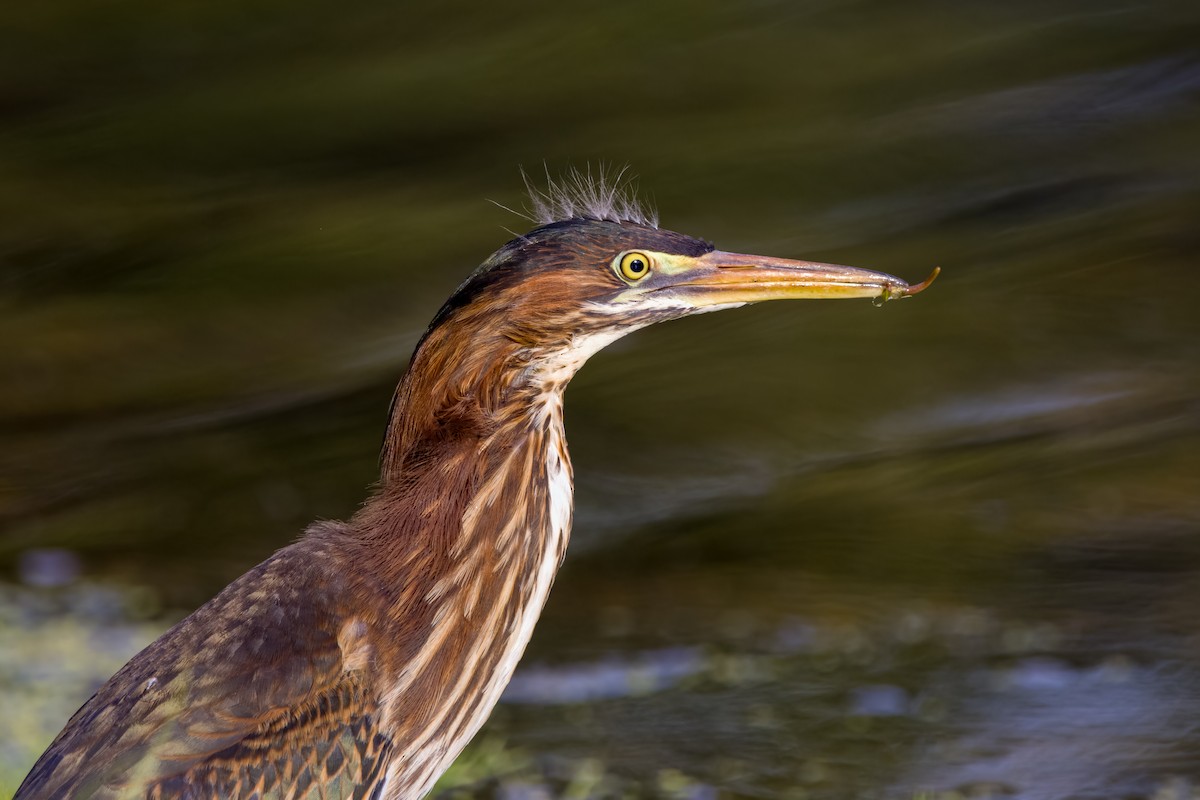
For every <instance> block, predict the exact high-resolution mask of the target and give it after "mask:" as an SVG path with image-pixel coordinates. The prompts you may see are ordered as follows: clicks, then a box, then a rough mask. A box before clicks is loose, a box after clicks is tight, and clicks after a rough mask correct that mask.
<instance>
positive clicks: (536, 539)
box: [16, 181, 936, 800]
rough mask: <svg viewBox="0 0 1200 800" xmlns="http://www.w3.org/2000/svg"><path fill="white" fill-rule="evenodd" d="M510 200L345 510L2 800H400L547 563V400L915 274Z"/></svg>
mask: <svg viewBox="0 0 1200 800" xmlns="http://www.w3.org/2000/svg"><path fill="white" fill-rule="evenodd" d="M533 196H534V209H533V211H534V212H535V213H536V219H535V220H534V221H535V222H537V223H539V225H538V227H536V228H534V229H533V230H532V231H530V232H529V233H527V234H525V235H524V236H517V237H516V238H515V239H513V240H512V241H510V242H508V243H507V244H505V245H504V246H503V247H501V248H500V249H499V250H498V251H496V252H495V253H494V254H492V256H491V257H489V258H488V259H487V260H486V261H485V262H484V263H483V265H482V266H480V267H479V268H478V269H477V270H476V271H475V272H474V273H472V274H471V276H470V277H468V278H467V280H466V281H465V282H464V283H463V284H462V285H461V286H460V287H459V288H458V290H457V291H455V292H454V294H453V295H452V296H451V297H450V299H449V300H448V301H447V302H446V304H445V305H443V306H442V308H441V310H439V311H438V312H437V314H436V316H435V317H434V318H433V322H432V323H431V324H430V325H429V328H428V330H427V331H426V332H425V334H424V336H423V337H422V338H421V340H420V342H419V343H418V344H417V347H416V350H415V352H414V354H413V357H412V360H411V362H410V363H409V367H408V370H407V371H406V373H405V374H404V376H403V378H402V379H401V381H400V384H399V386H398V388H397V389H396V393H395V396H394V399H393V402H392V409H391V417H390V421H389V423H388V427H387V434H386V438H385V442H384V445H383V451H382V456H381V462H382V463H381V476H380V481H379V483H378V486H377V489H376V490H375V491H374V493H373V494H372V495H371V497H370V498H369V499H368V500H367V501H366V502H365V503H364V504H363V506H362V508H361V509H360V510H359V511H358V513H356V514H355V515H354V516H353V517H352V518H351V519H350V520H349V521H348V522H344V523H343V522H318V523H315V524H313V525H312V526H310V527H309V528H308V530H307V532H306V533H305V535H304V537H303V538H302V539H300V540H299V541H297V542H296V543H295V544H292V545H290V546H288V547H285V548H283V549H282V550H280V551H279V552H277V553H275V555H273V556H271V557H270V558H268V559H267V560H266V561H264V562H263V563H261V564H259V565H258V566H256V567H254V568H253V569H252V570H250V571H249V572H247V573H246V574H245V575H243V576H242V577H240V578H238V579H237V580H236V581H234V582H233V583H232V584H230V585H229V586H228V587H226V588H225V589H224V591H222V592H221V593H220V594H218V595H217V596H216V597H215V598H213V599H212V600H210V601H209V602H208V603H206V604H205V605H203V606H202V607H201V608H200V609H199V610H197V611H196V612H195V613H193V614H192V615H191V616H189V617H187V618H186V619H184V620H183V621H182V622H180V623H179V624H177V625H176V626H175V627H173V628H171V630H169V631H167V632H166V633H165V634H163V635H162V637H160V638H159V639H158V640H157V641H155V642H154V643H153V644H151V645H150V646H149V647H147V648H146V649H145V650H143V651H142V652H141V653H139V654H138V655H136V656H135V657H134V658H133V659H132V660H131V661H130V662H129V663H128V664H126V665H125V666H124V667H123V668H122V669H121V670H120V671H119V672H118V673H117V674H116V675H114V676H113V677H112V678H111V679H110V680H109V681H108V682H107V683H106V684H105V685H104V686H102V687H101V688H100V690H99V691H97V692H96V693H95V694H94V695H93V696H92V697H91V699H90V700H88V701H87V702H86V703H85V704H84V705H83V707H82V708H80V709H79V711H77V712H76V713H75V715H74V716H73V717H72V718H71V720H70V721H69V722H68V723H67V726H66V728H65V729H64V730H63V731H62V732H61V733H60V734H59V735H58V737H57V738H56V739H55V740H54V742H53V743H52V744H51V745H50V747H49V749H48V750H47V751H46V752H45V753H44V754H43V755H42V757H41V758H40V759H39V760H38V762H37V763H36V764H35V765H34V767H33V770H32V771H31V772H30V773H29V775H28V777H26V779H25V781H24V783H22V784H21V787H20V789H18V790H17V794H16V800H34V798H39V799H41V798H45V799H47V800H48V799H49V798H64V799H65V798H71V799H72V800H82V798H97V799H99V798H118V797H120V798H126V797H130V798H132V797H136V798H168V797H171V798H195V799H196V800H199V799H200V798H214V800H215V798H262V799H263V800H265V799H266V798H329V799H330V800H332V799H333V798H351V797H353V798H419V797H421V796H422V795H424V794H425V793H426V792H427V791H428V790H429V789H430V787H431V786H433V784H434V781H435V780H436V779H437V778H438V776H439V775H441V773H442V772H443V771H444V770H445V769H446V767H447V766H448V765H449V764H450V762H451V761H453V760H454V758H455V756H456V755H457V754H458V753H459V751H460V750H461V749H462V747H463V746H464V745H465V744H466V743H467V742H468V741H469V740H470V739H471V737H472V736H473V735H474V734H475V732H476V731H477V730H479V728H480V726H481V725H482V724H483V723H484V721H485V720H486V719H487V717H488V715H489V713H490V712H491V709H492V707H493V706H494V705H495V704H496V702H497V700H498V699H499V697H500V693H501V691H502V690H503V689H504V686H505V684H507V683H508V680H509V678H510V677H511V676H512V673H513V670H514V668H515V667H516V665H517V661H518V660H519V659H520V657H521V654H522V652H523V651H524V649H525V645H526V643H527V642H528V641H529V637H530V634H531V633H532V632H533V627H534V623H535V622H536V621H537V618H538V616H539V614H540V613H541V610H542V606H543V605H544V604H545V602H546V597H547V594H548V593H549V591H550V585H551V584H552V583H553V582H554V576H555V573H556V572H557V570H558V567H559V564H560V562H561V561H562V559H563V555H564V553H565V552H566V548H567V539H568V536H569V533H570V528H571V515H572V472H571V463H570V461H569V460H568V457H567V446H566V440H565V438H564V435H563V421H562V397H563V390H564V388H565V387H566V385H567V382H568V381H569V380H570V379H571V377H572V376H573V375H574V374H575V372H576V370H578V369H579V368H580V366H581V365H582V364H583V363H584V362H585V361H586V360H587V359H588V357H589V356H591V355H592V354H593V353H595V352H596V351H598V350H600V349H601V348H602V347H604V346H605V345H607V344H609V343H611V342H613V341H614V340H616V339H618V338H620V337H621V336H624V335H626V334H628V333H630V332H632V331H635V330H638V329H639V328H643V327H645V326H647V325H651V324H653V323H655V322H662V321H664V320H670V319H675V318H678V317H684V316H687V315H689V314H698V313H703V312H707V311H714V310H718V309H724V308H734V307H736V306H740V305H744V304H746V303H756V302H759V301H762V300H776V299H791V298H837V297H872V298H882V299H884V300H887V299H891V298H895V297H904V296H908V295H912V294H915V293H916V292H918V291H920V290H921V289H923V288H924V287H925V286H926V285H927V284H928V283H929V281H930V280H932V278H933V277H934V276H933V275H931V276H930V278H929V279H928V280H926V281H925V282H924V283H921V284H918V285H916V286H911V287H910V286H908V285H907V284H906V283H904V282H903V281H901V280H899V279H897V278H894V277H892V276H890V275H885V274H882V273H878V272H871V271H867V270H862V269H855V268H851V267H843V266H836V265H832V264H818V263H812V262H806V261H791V260H785V259H781V258H769V257H763V256H753V255H739V254H735V253H726V252H722V251H720V250H717V249H715V248H714V247H713V246H712V245H711V244H708V243H706V242H704V241H701V240H700V239H694V238H692V237H690V236H684V235H682V234H678V233H673V232H671V231H667V230H661V229H659V228H658V226H657V220H656V219H655V218H654V217H653V216H652V215H650V214H647V213H645V212H644V211H642V210H640V209H639V208H638V207H637V206H636V204H635V203H634V202H632V200H631V198H630V197H629V196H628V195H627V194H626V193H624V192H623V191H620V190H618V189H617V188H616V187H614V186H613V185H612V184H611V183H610V184H608V185H605V184H604V183H603V182H601V183H600V184H596V185H593V184H588V183H587V182H584V181H578V182H575V183H574V184H570V185H568V186H566V187H562V186H554V184H552V185H551V191H550V192H549V193H534V195H533ZM934 275H936V271H935V273H934Z"/></svg>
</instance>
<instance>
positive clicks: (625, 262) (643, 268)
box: [617, 250, 650, 281]
mask: <svg viewBox="0 0 1200 800" xmlns="http://www.w3.org/2000/svg"><path fill="white" fill-rule="evenodd" d="M617 271H618V272H620V273H621V277H622V278H624V279H625V280H627V281H640V280H641V279H642V278H644V277H646V276H647V275H649V274H650V256H648V255H646V254H645V253H639V252H637V251H636V250H634V251H633V252H631V253H626V254H625V255H623V256H621V263H619V264H618V265H617Z"/></svg>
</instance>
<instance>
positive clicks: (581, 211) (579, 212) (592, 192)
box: [521, 165, 658, 228]
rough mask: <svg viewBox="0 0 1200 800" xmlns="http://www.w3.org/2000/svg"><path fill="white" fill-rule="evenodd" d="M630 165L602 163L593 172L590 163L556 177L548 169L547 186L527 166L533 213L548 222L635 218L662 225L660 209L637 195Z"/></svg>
mask: <svg viewBox="0 0 1200 800" xmlns="http://www.w3.org/2000/svg"><path fill="white" fill-rule="evenodd" d="M628 172H629V168H628V167H621V168H620V169H615V170H614V169H607V168H605V167H604V165H601V166H600V167H599V168H597V170H596V171H595V173H594V174H593V172H592V168H591V166H590V165H589V166H588V167H587V168H586V170H585V171H583V172H581V171H579V170H578V169H575V168H574V167H572V168H569V169H568V170H567V171H566V172H564V173H563V174H562V175H561V176H560V177H559V178H557V179H555V178H554V177H552V176H551V175H550V171H549V169H547V170H546V187H545V188H544V189H543V188H541V187H539V186H536V185H534V183H533V181H532V180H530V178H529V175H527V174H526V173H525V171H524V170H522V171H521V177H522V178H523V179H524V180H525V188H526V189H527V190H528V192H529V214H530V217H531V218H532V219H533V221H534V222H537V223H538V224H540V225H548V224H550V223H552V222H563V221H565V220H569V219H594V220H602V221H607V222H633V223H637V224H639V225H647V226H649V227H651V228H657V227H658V211H657V210H655V209H654V208H653V207H652V206H649V205H647V204H645V203H643V202H642V201H641V200H640V199H639V198H638V196H637V181H636V179H635V178H634V177H633V176H630V175H628Z"/></svg>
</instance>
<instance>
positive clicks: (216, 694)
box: [17, 523, 388, 800]
mask: <svg viewBox="0 0 1200 800" xmlns="http://www.w3.org/2000/svg"><path fill="white" fill-rule="evenodd" d="M344 533H345V532H344V530H342V529H341V528H340V527H339V524H336V523H323V524H321V525H318V526H314V528H311V529H310V531H309V533H308V535H307V536H306V537H305V538H303V539H302V540H300V541H299V542H297V543H296V544H293V545H291V546H290V547H287V548H284V549H283V550H280V551H279V552H277V553H276V554H275V555H273V556H272V557H270V558H268V559H267V560H266V561H264V562H262V563H261V564H259V565H258V566H256V567H255V568H253V569H252V570H250V571H249V572H247V573H246V574H245V575H243V576H242V577H240V578H239V579H237V580H236V581H234V582H233V583H231V584H230V585H229V586H227V587H226V588H225V589H224V590H223V591H222V592H221V593H220V594H218V595H217V596H216V597H214V598H213V599H212V600H210V601H209V602H208V603H206V604H205V605H204V606H202V607H200V608H199V609H197V611H196V612H194V613H193V614H192V615H190V616H189V617H187V618H186V619H184V620H183V621H181V622H180V623H179V624H177V625H176V626H174V627H173V628H171V629H170V630H169V631H167V632H166V633H165V634H163V635H162V636H161V637H160V638H159V639H158V640H156V641H155V642H154V643H153V644H151V645H150V646H149V647H147V648H146V649H145V650H143V651H142V652H141V653H139V654H138V655H137V656H135V657H134V658H133V659H132V660H131V661H130V662H129V663H128V664H126V665H125V666H124V667H123V668H122V669H121V670H120V671H119V672H118V673H117V674H116V675H114V676H113V677H112V678H111V679H110V680H109V681H108V682H107V683H106V684H105V685H104V686H102V687H101V688H100V689H99V690H98V691H97V692H96V694H95V695H93V696H92V698H91V699H90V700H88V702H87V703H85V704H84V705H83V707H82V708H80V709H79V711H77V712H76V713H75V715H74V716H73V717H72V718H71V720H70V722H69V723H68V724H67V727H66V728H65V729H64V730H63V731H62V733H60V734H59V736H58V738H57V739H56V740H55V741H54V743H53V744H52V745H51V746H50V748H49V749H48V750H47V751H46V753H45V754H43V756H42V758H41V759H40V760H39V761H38V763H37V764H36V765H35V766H34V768H33V771H32V772H30V774H29V776H28V777H27V778H26V780H25V782H24V783H23V784H22V787H21V789H20V790H18V792H17V798H20V800H26V798H29V799H30V800H32V798H51V797H72V798H76V797H77V798H87V797H92V798H97V799H99V798H109V797H113V798H115V797H130V796H136V797H143V796H148V797H155V796H161V797H194V798H207V797H214V798H215V797H231V798H232V797H238V796H250V795H252V794H257V796H259V797H263V798H266V797H271V796H273V795H275V794H276V793H280V794H282V793H287V794H288V796H295V797H305V796H306V794H307V792H306V790H305V787H311V788H312V790H313V791H317V789H318V788H319V787H321V786H324V790H323V791H325V792H326V793H327V796H329V797H338V796H342V794H343V793H342V792H334V791H330V790H331V789H334V788H336V784H337V783H338V781H339V780H342V781H343V782H344V783H345V784H346V788H347V791H346V792H345V794H344V796H346V797H349V796H351V794H350V789H349V787H350V786H362V785H364V783H365V784H366V785H369V783H370V780H367V779H371V780H373V775H374V774H375V773H376V772H377V770H378V769H379V768H380V767H381V766H382V763H383V761H384V760H386V751H387V748H388V742H387V740H386V737H384V736H383V735H382V734H381V733H380V732H379V730H378V708H377V704H376V700H375V698H376V697H377V693H376V692H375V691H374V689H373V686H372V685H371V671H370V670H369V669H368V667H369V666H370V664H371V663H372V661H373V660H374V657H375V654H374V651H373V648H374V644H373V642H374V636H373V631H372V625H371V622H370V620H366V619H362V618H359V617H357V616H355V614H354V612H353V610H352V609H351V608H350V606H349V604H348V602H347V599H348V596H349V595H350V594H352V593H353V592H354V591H356V590H352V589H351V587H350V586H349V585H348V583H347V582H348V581H349V580H351V578H350V577H348V576H349V575H350V574H351V571H349V570H345V569H342V568H341V566H340V562H341V561H342V560H344V559H345V558H346V557H347V554H346V551H345V549H344V547H343V542H342V539H343V538H344ZM322 796H326V795H322Z"/></svg>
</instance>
